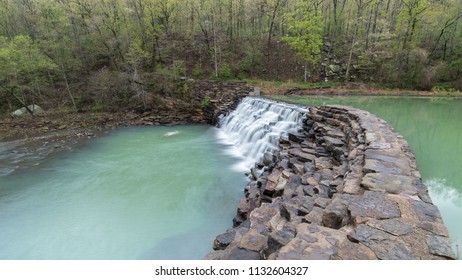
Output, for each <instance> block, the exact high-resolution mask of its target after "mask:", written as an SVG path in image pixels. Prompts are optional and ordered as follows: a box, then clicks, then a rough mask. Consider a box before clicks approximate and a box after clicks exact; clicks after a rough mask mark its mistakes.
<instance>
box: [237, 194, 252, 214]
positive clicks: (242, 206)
mask: <svg viewBox="0 0 462 280" xmlns="http://www.w3.org/2000/svg"><path fill="white" fill-rule="evenodd" d="M249 212H250V204H249V202H248V201H247V199H245V198H243V199H241V200H240V201H239V205H238V207H237V213H238V214H239V215H240V216H241V217H244V218H246V217H247V214H248V213H249Z"/></svg>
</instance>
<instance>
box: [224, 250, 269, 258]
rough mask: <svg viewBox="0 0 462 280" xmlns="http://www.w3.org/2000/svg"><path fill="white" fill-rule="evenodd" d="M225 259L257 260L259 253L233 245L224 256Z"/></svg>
mask: <svg viewBox="0 0 462 280" xmlns="http://www.w3.org/2000/svg"><path fill="white" fill-rule="evenodd" d="M225 259H226V260H259V259H261V258H260V253H259V252H255V251H250V250H246V249H242V248H239V247H235V248H234V249H232V250H231V251H230V252H229V254H228V255H227V256H226V258H225Z"/></svg>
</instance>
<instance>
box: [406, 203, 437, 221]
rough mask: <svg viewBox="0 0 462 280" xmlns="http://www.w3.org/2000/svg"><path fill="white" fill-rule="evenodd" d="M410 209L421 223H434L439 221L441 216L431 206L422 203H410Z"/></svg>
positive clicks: (435, 208) (434, 207) (433, 206)
mask: <svg viewBox="0 0 462 280" xmlns="http://www.w3.org/2000/svg"><path fill="white" fill-rule="evenodd" d="M411 205H412V208H413V210H414V211H415V213H416V214H417V217H418V218H419V220H420V221H422V222H436V221H438V222H439V221H441V214H440V211H439V210H438V207H436V206H435V205H433V204H429V203H425V202H422V201H412V202H411Z"/></svg>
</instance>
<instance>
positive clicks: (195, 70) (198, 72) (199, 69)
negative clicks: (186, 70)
mask: <svg viewBox="0 0 462 280" xmlns="http://www.w3.org/2000/svg"><path fill="white" fill-rule="evenodd" d="M203 75H204V73H203V72H202V67H201V65H200V64H199V63H196V64H195V65H194V68H193V70H192V76H193V77H194V78H202V77H203Z"/></svg>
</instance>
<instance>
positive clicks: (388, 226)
mask: <svg viewBox="0 0 462 280" xmlns="http://www.w3.org/2000/svg"><path fill="white" fill-rule="evenodd" d="M367 224H368V225H369V226H371V227H373V228H375V229H378V230H382V231H385V232H387V233H390V234H393V235H395V236H400V235H405V234H409V233H411V232H412V231H413V230H414V226H412V225H410V224H408V223H407V222H405V221H404V220H403V219H386V220H373V221H370V222H368V223H367Z"/></svg>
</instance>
